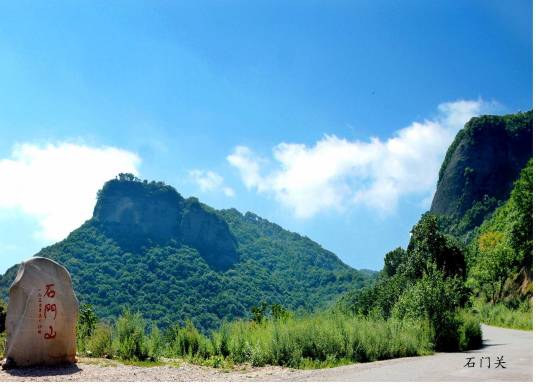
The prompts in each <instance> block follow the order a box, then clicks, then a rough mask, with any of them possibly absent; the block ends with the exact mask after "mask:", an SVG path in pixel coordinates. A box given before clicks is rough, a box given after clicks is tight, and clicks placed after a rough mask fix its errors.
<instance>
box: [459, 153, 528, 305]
mask: <svg viewBox="0 0 536 387" xmlns="http://www.w3.org/2000/svg"><path fill="white" fill-rule="evenodd" d="M532 169H533V164H532V159H531V160H529V162H528V163H527V166H526V167H525V168H523V170H522V171H521V174H520V177H519V179H518V180H517V181H516V182H515V184H514V188H513V190H512V192H511V194H510V197H509V198H508V200H507V201H506V202H505V203H504V204H503V205H501V206H500V207H498V208H497V209H496V210H495V212H494V213H493V215H492V216H491V218H490V219H488V220H486V221H485V222H484V223H483V224H482V225H481V226H480V227H478V228H477V229H476V230H475V237H474V238H473V240H472V241H471V243H470V245H469V248H468V249H467V260H468V264H469V268H470V270H469V278H468V283H469V284H470V285H471V286H472V287H473V289H474V292H475V293H477V294H479V295H481V296H483V297H484V298H485V299H487V300H490V301H493V302H494V303H495V302H497V301H498V300H501V299H502V300H507V301H509V302H510V303H511V304H514V305H515V303H516V302H517V301H519V300H523V299H526V298H532V272H533V267H532V265H533V252H532V247H533V246H532V245H533V241H532V238H533V236H532V227H533V224H532V223H533V221H532V216H533V214H532V211H533V202H532V189H533V180H532V174H533V170H532Z"/></svg>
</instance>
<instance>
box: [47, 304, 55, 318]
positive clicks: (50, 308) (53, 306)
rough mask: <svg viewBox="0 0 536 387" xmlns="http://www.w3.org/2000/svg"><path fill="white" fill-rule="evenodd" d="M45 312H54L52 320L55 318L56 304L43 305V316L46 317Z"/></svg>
mask: <svg viewBox="0 0 536 387" xmlns="http://www.w3.org/2000/svg"><path fill="white" fill-rule="evenodd" d="M47 312H54V320H55V319H56V315H57V310H56V304H46V305H45V314H44V316H45V318H47Z"/></svg>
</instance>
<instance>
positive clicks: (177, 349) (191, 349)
mask: <svg viewBox="0 0 536 387" xmlns="http://www.w3.org/2000/svg"><path fill="white" fill-rule="evenodd" d="M166 337H167V340H168V343H169V345H168V351H167V353H168V355H170V356H178V357H190V358H201V359H207V358H209V357H210V356H211V355H213V354H215V351H214V348H213V345H212V342H211V340H209V339H208V338H207V337H206V336H204V335H203V334H201V333H200V332H199V330H198V329H197V328H196V327H195V326H194V324H193V323H192V322H191V321H188V322H187V323H186V325H185V326H184V327H180V326H178V325H175V326H173V327H171V328H170V330H169V331H168V333H167V334H166Z"/></svg>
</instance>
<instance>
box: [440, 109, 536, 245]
mask: <svg viewBox="0 0 536 387" xmlns="http://www.w3.org/2000/svg"><path fill="white" fill-rule="evenodd" d="M531 157H532V111H528V112H525V113H518V114H511V115H505V116H492V115H485V116H481V117H475V118H472V119H471V120H470V121H469V122H468V123H467V124H466V125H465V127H464V128H463V129H462V130H460V132H459V133H458V135H457V136H456V138H455V140H454V142H453V143H452V144H451V146H450V147H449V149H448V151H447V154H446V156H445V160H444V161H443V165H442V166H441V170H440V172H439V180H438V183H437V190H436V193H435V195H434V199H433V202H432V207H431V212H433V213H435V214H438V215H442V216H443V217H444V219H446V223H447V225H448V227H450V230H449V231H451V232H452V233H454V234H458V235H461V234H464V233H466V232H467V231H470V230H471V229H473V228H474V227H476V226H478V225H479V224H481V223H482V221H483V220H484V219H485V218H487V217H489V216H490V215H491V213H492V212H493V211H494V210H495V208H497V206H498V205H499V204H500V203H501V202H502V201H504V200H506V199H507V198H508V195H509V193H510V191H511V190H512V186H513V182H514V181H515V180H516V179H517V178H518V176H519V173H520V171H521V169H522V168H523V167H524V166H525V165H526V163H527V161H528V160H529V159H530V158H531Z"/></svg>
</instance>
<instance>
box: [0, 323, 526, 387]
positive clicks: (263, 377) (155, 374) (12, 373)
mask: <svg viewBox="0 0 536 387" xmlns="http://www.w3.org/2000/svg"><path fill="white" fill-rule="evenodd" d="M482 331H483V336H484V347H483V348H481V349H479V350H476V351H470V352H466V353H437V354H434V355H431V356H422V357H411V358H401V359H393V360H384V361H377V362H372V363H362V364H353V365H348V366H342V367H337V368H329V369H322V370H294V369H290V368H283V367H273V366H270V367H260V368H253V367H251V366H240V367H237V368H236V369H234V370H232V371H222V370H219V369H215V368H211V367H201V366H196V365H193V364H188V363H180V364H175V365H166V366H155V367H134V366H126V365H123V364H121V363H118V362H116V361H112V360H105V359H81V360H80V362H79V363H78V364H76V365H72V366H69V367H62V368H27V369H15V370H9V371H0V382H1V381H19V382H22V381H33V382H44V381H54V382H58V381H71V382H76V381H95V382H128V381H140V382H141V381H146V382H150V381H171V382H173V381H177V382H189V381H190V382H193V381H310V382H313V381H345V382H356V381H372V382H376V381H441V382H448V381H466V382H473V381H474V382H476V381H520V382H521V381H527V382H528V381H532V332H526V331H518V330H513V329H504V328H495V327H490V326H486V325H483V326H482ZM487 357H489V363H490V364H489V368H488V359H487ZM501 357H502V360H503V362H504V363H503V366H504V367H505V368H503V367H502V366H500V365H499V366H498V365H497V359H498V358H499V359H500V358H501ZM468 358H472V359H471V361H472V362H473V363H474V367H471V368H469V367H465V364H466V363H467V362H468ZM481 359H482V360H483V362H482V367H481V366H480V360H481Z"/></svg>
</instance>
